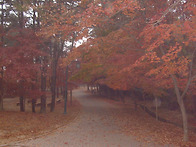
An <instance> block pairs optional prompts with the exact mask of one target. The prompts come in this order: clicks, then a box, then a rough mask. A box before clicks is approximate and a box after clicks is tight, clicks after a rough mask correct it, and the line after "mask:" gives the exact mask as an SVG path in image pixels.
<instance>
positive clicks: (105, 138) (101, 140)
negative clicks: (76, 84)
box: [20, 89, 154, 147]
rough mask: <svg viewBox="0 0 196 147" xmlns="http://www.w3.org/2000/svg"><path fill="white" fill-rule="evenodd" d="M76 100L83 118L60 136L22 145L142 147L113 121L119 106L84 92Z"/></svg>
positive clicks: (62, 130)
mask: <svg viewBox="0 0 196 147" xmlns="http://www.w3.org/2000/svg"><path fill="white" fill-rule="evenodd" d="M73 95H74V97H75V98H76V99H77V100H78V101H79V102H80V103H81V105H82V106H83V108H82V111H83V112H82V113H81V115H80V116H79V117H78V118H77V119H76V120H75V121H74V122H73V123H71V124H70V125H68V126H67V127H64V128H59V129H58V130H57V131H56V132H54V133H52V134H50V135H48V136H43V137H41V138H37V139H34V140H29V141H26V142H23V143H20V146H32V147H64V146H65V147H140V146H154V145H152V144H151V145H150V144H145V145H142V144H141V143H140V142H137V141H135V140H134V139H133V138H131V137H129V136H126V135H124V134H123V133H122V132H121V131H120V128H119V127H118V126H116V125H115V123H114V120H112V117H111V115H112V112H115V111H118V109H119V108H118V107H117V106H116V105H112V104H109V103H107V102H105V101H103V100H102V99H98V98H93V96H92V95H90V94H88V93H86V92H85V90H84V89H78V90H75V91H74V93H73Z"/></svg>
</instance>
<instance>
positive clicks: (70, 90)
mask: <svg viewBox="0 0 196 147" xmlns="http://www.w3.org/2000/svg"><path fill="white" fill-rule="evenodd" d="M70 104H71V106H72V90H70Z"/></svg>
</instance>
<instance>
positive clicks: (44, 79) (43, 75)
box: [40, 58, 46, 113]
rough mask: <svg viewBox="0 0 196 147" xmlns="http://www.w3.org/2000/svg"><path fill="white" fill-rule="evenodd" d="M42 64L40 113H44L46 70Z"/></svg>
mask: <svg viewBox="0 0 196 147" xmlns="http://www.w3.org/2000/svg"><path fill="white" fill-rule="evenodd" d="M42 61H43V62H44V58H43V59H42ZM42 64H43V68H42V69H41V70H42V73H41V91H42V92H43V93H42V95H41V108H40V113H45V112H46V93H45V92H46V75H45V74H46V68H45V67H44V66H45V65H44V63H42Z"/></svg>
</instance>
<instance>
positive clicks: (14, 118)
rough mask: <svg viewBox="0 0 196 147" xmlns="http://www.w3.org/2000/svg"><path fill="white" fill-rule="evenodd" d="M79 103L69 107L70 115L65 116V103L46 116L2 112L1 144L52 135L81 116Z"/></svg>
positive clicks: (0, 119)
mask: <svg viewBox="0 0 196 147" xmlns="http://www.w3.org/2000/svg"><path fill="white" fill-rule="evenodd" d="M78 106H79V103H78V102H77V101H73V105H72V106H69V105H68V111H69V112H68V114H66V115H64V114H63V108H64V107H63V103H60V104H57V106H56V109H55V112H53V113H50V112H47V113H46V114H40V113H35V114H34V113H30V112H14V111H11V112H5V111H4V112H0V132H1V133H0V144H6V143H10V142H12V141H18V140H24V139H28V138H35V137H37V136H40V135H44V134H47V133H50V132H52V131H54V130H56V129H57V128H59V127H61V126H66V125H67V124H69V123H70V122H72V121H73V120H74V119H75V118H76V117H77V116H78V114H79V109H80V107H78Z"/></svg>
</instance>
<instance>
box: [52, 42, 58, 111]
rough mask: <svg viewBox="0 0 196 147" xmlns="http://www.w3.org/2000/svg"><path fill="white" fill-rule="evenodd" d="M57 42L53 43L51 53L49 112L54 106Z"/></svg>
mask: <svg viewBox="0 0 196 147" xmlns="http://www.w3.org/2000/svg"><path fill="white" fill-rule="evenodd" d="M57 54H58V53H57V43H54V44H53V53H52V58H53V59H52V77H51V92H52V100H51V107H50V112H53V111H54V108H55V97H56V69H57V63H58V55H57Z"/></svg>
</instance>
